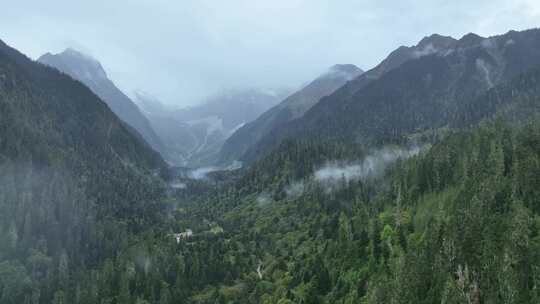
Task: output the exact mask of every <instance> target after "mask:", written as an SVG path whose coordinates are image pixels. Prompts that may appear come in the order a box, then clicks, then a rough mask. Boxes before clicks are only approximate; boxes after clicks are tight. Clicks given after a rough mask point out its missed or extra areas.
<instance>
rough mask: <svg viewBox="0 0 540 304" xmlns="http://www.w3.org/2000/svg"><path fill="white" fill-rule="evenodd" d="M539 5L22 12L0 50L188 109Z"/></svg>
mask: <svg viewBox="0 0 540 304" xmlns="http://www.w3.org/2000/svg"><path fill="white" fill-rule="evenodd" d="M537 2H538V1H536V0H504V1H503V0H495V1H487V0H478V1H465V0H456V1H442V0H439V1H427V0H418V1H412V0H405V1H389V0H387V1H353V0H344V1H330V0H326V1H323V0H310V1H308V0H272V1H257V0H230V1H211V0H197V1H195V0H193V1H172V0H170V1H165V0H123V1H122V0H117V1H110V0H107V1H105V0H92V1H90V0H80V1H72V0H51V1H41V0H33V1H29V0H19V1H6V3H4V4H3V5H2V16H1V18H0V28H1V29H2V30H1V31H0V39H3V40H5V41H6V42H7V43H9V44H11V45H13V46H14V47H16V48H18V49H20V50H21V51H23V52H25V53H27V54H28V55H30V56H31V57H34V58H35V57H37V56H39V55H41V54H42V53H44V52H47V51H53V52H57V51H61V50H62V49H63V48H65V47H68V46H72V47H75V48H78V49H81V50H82V51H85V52H88V53H90V54H91V55H93V56H94V57H96V58H98V59H99V60H100V61H101V62H102V63H103V65H104V66H105V67H106V68H107V70H108V72H109V75H110V76H111V78H112V79H114V80H115V81H116V82H117V83H118V84H119V86H120V87H121V88H123V89H124V90H125V91H127V92H131V91H133V90H136V89H143V90H145V91H148V92H150V93H152V94H153V95H156V96H157V97H159V98H161V99H163V100H164V101H165V102H167V103H169V104H170V103H175V104H179V105H180V104H181V105H185V104H190V103H193V102H194V101H195V100H197V99H199V98H200V97H202V96H205V95H208V94H210V93H212V92H215V91H216V90H220V89H222V88H226V87H238V86H263V87H275V86H294V85H299V84H301V83H303V82H305V81H307V80H309V79H310V78H312V77H314V76H315V75H317V74H318V73H320V72H321V71H323V70H324V69H325V68H327V67H328V66H331V65H333V64H335V63H353V64H357V65H359V66H361V67H362V68H365V69H367V68H370V67H372V66H373V65H375V64H376V63H377V62H378V61H380V60H381V59H382V58H383V57H385V56H386V54H387V53H388V52H390V51H391V50H393V49H395V48H396V47H398V46H399V45H412V44H414V43H416V42H417V41H418V40H419V39H421V38H422V37H423V36H426V35H429V34H431V33H433V32H438V33H441V34H445V35H452V36H455V37H459V36H461V35H463V34H465V33H467V32H470V31H473V32H477V33H479V34H481V35H492V34H496V33H500V32H505V31H507V30H509V29H518V30H519V29H524V28H529V27H536V26H538V23H539V22H538V20H540V18H539V17H540V3H537Z"/></svg>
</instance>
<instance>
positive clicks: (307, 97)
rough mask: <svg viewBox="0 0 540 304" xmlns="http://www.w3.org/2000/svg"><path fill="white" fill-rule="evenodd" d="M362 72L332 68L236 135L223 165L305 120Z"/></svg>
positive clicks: (342, 66) (223, 150) (224, 153)
mask: <svg viewBox="0 0 540 304" xmlns="http://www.w3.org/2000/svg"><path fill="white" fill-rule="evenodd" d="M362 72H363V71H362V70H361V69H359V68H358V67H356V66H355V65H352V64H337V65H334V66H332V67H331V68H329V69H328V71H326V72H325V73H324V74H323V75H321V76H319V77H317V79H315V80H313V81H312V82H311V83H309V84H308V85H306V86H305V87H303V88H302V89H301V90H299V91H297V92H295V93H294V94H292V95H290V96H289V97H287V98H286V99H285V100H283V101H282V102H281V103H279V104H278V105H276V106H275V107H273V108H271V109H269V110H268V111H266V112H265V113H263V114H262V115H261V116H260V117H258V118H257V119H256V120H254V121H252V122H249V123H247V124H246V125H244V126H242V127H241V128H239V129H238V130H237V131H236V132H234V134H233V135H231V137H230V138H228V139H227V141H226V142H225V144H224V145H223V147H222V148H221V151H220V159H219V162H220V163H230V162H232V161H235V160H238V159H240V158H241V157H242V156H243V155H244V153H245V152H246V151H247V150H249V149H250V148H251V147H253V146H254V145H257V143H258V141H259V140H260V139H261V138H262V137H263V136H265V135H266V134H268V133H269V132H271V131H272V130H273V129H275V128H276V127H278V126H280V125H282V124H285V123H287V122H289V121H291V120H293V119H297V118H299V117H302V116H303V115H304V113H305V112H306V111H308V110H309V109H311V107H313V106H314V105H315V104H316V103H317V102H318V101H319V100H320V99H321V98H322V97H324V96H327V95H330V94H331V93H333V92H334V91H335V90H336V89H338V88H340V87H342V86H343V85H344V84H345V83H347V82H348V81H350V80H352V79H354V78H356V77H357V76H358V75H360V74H362Z"/></svg>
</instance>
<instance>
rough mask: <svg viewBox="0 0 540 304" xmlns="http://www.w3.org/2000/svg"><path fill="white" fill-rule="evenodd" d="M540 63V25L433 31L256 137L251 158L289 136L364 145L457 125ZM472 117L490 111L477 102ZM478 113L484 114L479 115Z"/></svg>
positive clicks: (256, 156) (248, 154)
mask: <svg viewBox="0 0 540 304" xmlns="http://www.w3.org/2000/svg"><path fill="white" fill-rule="evenodd" d="M538 65H540V30H537V29H534V30H528V31H523V32H515V31H511V32H508V33H507V34H504V35H500V36H494V37H490V38H482V37H480V36H477V35H475V34H468V35H466V36H464V37H463V38H461V39H459V40H454V39H451V38H448V37H443V36H439V35H433V36H430V37H427V38H425V39H423V40H422V41H421V42H420V43H419V44H418V45H417V46H415V47H411V48H404V47H402V48H399V49H398V50H396V51H394V52H393V53H392V54H391V55H390V56H389V57H388V58H387V59H386V60H385V61H383V62H382V63H381V64H380V65H379V66H377V67H376V68H374V69H373V70H370V71H368V72H366V73H364V74H363V75H361V76H359V77H358V78H356V79H355V80H353V81H350V82H349V83H347V84H346V85H344V86H343V87H342V88H340V89H338V90H337V91H336V92H334V93H333V94H331V95H329V96H327V97H324V98H322V100H321V101H320V102H318V103H317V104H316V105H315V106H313V108H311V109H310V110H309V111H307V112H306V113H305V115H304V116H302V117H301V118H299V119H296V120H293V121H291V122H289V123H287V124H283V125H280V126H278V127H277V128H275V129H274V130H272V132H270V133H269V134H268V135H266V136H265V137H264V138H262V139H261V140H260V141H259V143H258V145H256V146H253V147H252V148H250V149H249V150H248V151H247V152H246V153H245V154H244V156H243V157H242V158H241V160H243V161H247V162H250V161H253V160H255V159H257V158H260V157H262V156H264V155H266V154H267V153H269V151H272V150H273V149H275V148H277V147H278V146H279V144H280V143H281V142H282V141H283V140H286V139H288V138H300V137H304V138H305V137H311V136H317V137H329V138H347V140H350V141H356V142H363V143H366V144H373V143H377V142H378V141H382V140H385V141H386V140H395V141H399V140H402V138H403V136H406V135H407V134H410V133H415V132H422V131H424V130H429V129H434V128H440V127H443V126H446V125H448V124H452V123H455V121H454V120H455V119H456V117H462V116H463V115H466V113H464V112H463V111H467V110H468V109H471V108H474V106H473V105H471V103H474V102H475V101H476V98H477V97H479V96H480V95H482V94H483V93H484V92H486V91H487V90H488V89H490V88H492V87H494V86H496V85H498V84H500V83H503V82H505V81H509V80H511V79H512V78H514V77H516V76H517V75H518V74H520V73H523V72H525V71H526V70H527V69H529V68H531V67H536V66H538ZM476 110H477V111H479V112H477V113H475V117H478V118H481V117H486V116H487V115H489V114H490V113H488V112H483V110H482V109H478V108H476ZM482 114H484V115H482Z"/></svg>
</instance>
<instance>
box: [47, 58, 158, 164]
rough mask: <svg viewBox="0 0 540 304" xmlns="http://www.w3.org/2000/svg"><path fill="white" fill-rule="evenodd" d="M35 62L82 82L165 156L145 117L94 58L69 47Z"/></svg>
mask: <svg viewBox="0 0 540 304" xmlns="http://www.w3.org/2000/svg"><path fill="white" fill-rule="evenodd" d="M38 62H41V63H43V64H45V65H48V66H51V67H54V68H56V69H58V70H59V71H61V72H63V73H66V74H67V75H69V76H71V77H73V79H76V80H79V81H80V82H82V83H84V84H85V85H86V86H87V87H89V88H90V89H91V90H92V92H94V93H95V94H96V95H97V96H99V97H100V98H101V100H103V101H104V102H105V103H106V104H107V105H108V106H109V107H110V108H111V110H112V111H113V112H114V113H115V114H116V115H117V116H118V117H119V118H120V119H121V120H123V121H124V122H125V123H127V124H128V125H129V126H131V127H133V128H134V129H135V130H136V131H137V132H138V133H140V135H142V137H143V138H144V140H145V141H146V142H147V143H148V144H149V145H150V146H151V147H152V148H153V149H154V150H156V151H158V152H160V153H162V154H163V155H166V154H164V153H165V151H164V147H163V143H162V142H161V139H160V138H159V137H158V136H157V135H156V133H155V132H154V130H153V129H152V126H151V125H150V122H149V121H148V119H147V118H146V117H145V116H144V115H143V114H142V113H141V112H140V110H139V108H138V107H137V105H135V103H134V102H133V101H132V100H131V99H130V98H129V97H128V96H126V95H125V94H124V93H123V92H122V91H120V89H118V88H117V87H116V85H115V84H114V83H113V82H112V81H111V80H110V79H109V78H108V77H107V74H106V72H105V70H104V69H103V67H102V66H101V64H100V63H99V62H98V61H97V60H95V59H94V58H91V57H90V56H88V55H85V54H82V53H80V52H78V51H75V50H73V49H67V50H65V51H64V52H62V53H59V54H54V55H53V54H50V53H47V54H45V55H43V56H41V57H39V59H38Z"/></svg>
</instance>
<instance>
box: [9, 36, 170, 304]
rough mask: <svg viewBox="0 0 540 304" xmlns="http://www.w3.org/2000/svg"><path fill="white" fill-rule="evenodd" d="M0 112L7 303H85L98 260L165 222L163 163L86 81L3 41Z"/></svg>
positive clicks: (114, 253) (100, 262) (92, 301)
mask: <svg viewBox="0 0 540 304" xmlns="http://www.w3.org/2000/svg"><path fill="white" fill-rule="evenodd" d="M0 117H1V119H0V261H1V262H0V303H67V302H70V303H80V302H78V301H79V300H80V298H81V297H84V294H85V293H92V292H93V291H92V290H91V289H86V290H81V288H80V286H81V284H84V282H86V281H87V280H89V281H95V278H93V277H92V269H95V268H96V267H98V266H99V265H103V263H104V261H105V259H107V258H112V257H114V256H115V255H116V254H118V251H119V250H120V249H121V248H124V247H125V246H126V243H127V242H128V239H129V238H128V236H129V235H130V233H133V232H135V231H140V230H141V229H143V227H147V226H148V225H149V224H150V223H151V224H152V225H159V222H160V221H161V212H162V211H163V208H162V203H161V199H162V193H163V191H162V190H163V186H162V182H161V181H160V180H159V178H157V177H156V176H155V175H158V174H161V172H165V170H166V166H165V163H164V162H163V160H162V159H161V157H160V156H159V154H157V152H154V151H153V150H152V149H151V148H150V147H149V146H148V145H147V144H146V143H145V142H144V140H143V139H142V138H141V137H139V136H137V135H134V134H137V133H136V132H132V131H131V130H130V129H129V127H128V126H127V125H126V124H125V123H124V122H122V121H121V120H120V119H118V118H117V117H116V116H115V115H114V113H113V112H111V110H110V109H109V107H108V106H107V105H106V104H105V103H104V102H103V101H101V100H100V99H99V97H97V96H96V95H95V94H94V93H92V91H90V89H88V88H87V87H86V86H84V85H83V84H82V83H80V82H78V81H75V80H73V79H72V78H71V77H69V76H67V75H65V74H62V73H60V72H58V71H57V70H56V69H53V68H50V67H47V66H45V65H42V64H40V63H36V62H33V61H31V60H30V59H28V58H27V57H25V56H24V55H22V54H20V53H19V52H17V51H16V50H14V49H12V48H10V47H9V46H7V45H6V44H4V43H3V42H0ZM75 291H76V292H77V293H78V294H77V295H75V294H74V292H75ZM74 297H77V299H78V300H74V299H75V298H74ZM72 300H73V301H72ZM87 303H96V302H95V301H94V300H91V299H90V302H87Z"/></svg>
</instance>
